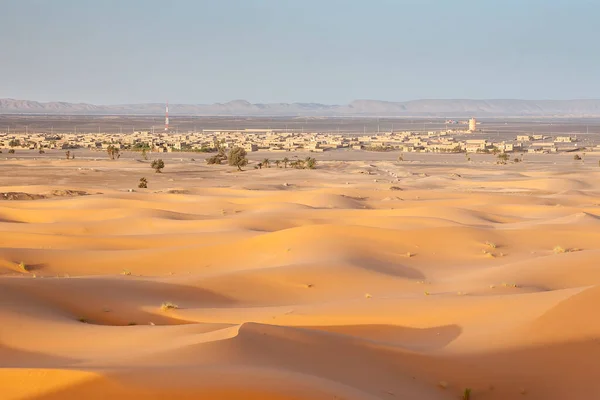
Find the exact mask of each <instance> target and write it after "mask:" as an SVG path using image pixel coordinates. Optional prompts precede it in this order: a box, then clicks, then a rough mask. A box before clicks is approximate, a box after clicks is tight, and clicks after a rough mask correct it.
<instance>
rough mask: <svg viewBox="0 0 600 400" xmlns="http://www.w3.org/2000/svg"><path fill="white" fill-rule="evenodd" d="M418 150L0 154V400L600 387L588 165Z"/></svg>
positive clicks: (554, 394)
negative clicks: (352, 155)
mask: <svg viewBox="0 0 600 400" xmlns="http://www.w3.org/2000/svg"><path fill="white" fill-rule="evenodd" d="M417 157H418V156H417V155H414V156H413V158H414V159H413V160H412V161H411V162H405V163H394V162H389V161H386V162H381V163H378V162H372V161H371V162H368V163H366V162H361V161H352V162H322V163H321V164H319V168H318V169H317V170H315V171H298V170H293V169H289V168H288V169H284V168H263V169H262V170H254V169H249V170H247V171H245V172H235V171H232V169H231V168H230V167H226V166H221V167H219V166H216V167H209V166H206V165H204V164H203V163H200V162H193V161H191V160H188V159H185V160H184V161H180V162H175V161H173V160H172V161H170V163H168V165H167V168H165V171H164V173H162V174H153V173H152V174H150V173H148V166H147V165H146V163H144V162H137V161H133V160H119V161H115V162H111V161H107V160H102V159H99V160H83V159H80V160H73V161H72V162H70V161H67V160H33V159H31V160H6V161H1V162H0V171H1V172H2V174H1V175H0V176H1V178H0V192H3V193H8V192H20V193H25V194H35V195H36V196H30V197H27V196H25V197H24V198H23V199H22V200H2V198H0V321H2V324H0V367H1V368H0V385H1V387H2V395H1V396H0V397H2V399H14V400H16V399H27V400H58V399H61V400H62V399H67V400H68V399H82V398H85V399H105V398H109V397H111V398H115V399H173V398H177V399H198V398H210V399H223V400H225V399H227V400H228V399H261V400H262V399H277V400H280V399H281V400H283V399H294V400H300V399H302V400H304V399H306V400H307V399H347V400H348V399H373V400H375V399H380V400H381V399H395V398H397V399H456V398H460V394H461V393H462V392H463V391H464V389H465V388H472V389H473V392H472V398H473V399H489V400H500V399H502V400H505V399H518V398H530V399H550V400H554V399H556V400H559V399H560V400H562V399H574V398H595V397H598V396H600V383H598V381H597V379H595V375H596V372H597V365H598V361H597V360H598V359H599V358H600V346H599V345H598V337H599V335H600V324H599V323H597V322H596V318H595V307H596V305H597V304H598V301H600V292H599V284H600V272H599V271H600V270H599V269H598V260H599V259H600V245H599V244H600V201H598V200H597V199H598V198H599V195H600V188H599V187H598V185H597V182H598V178H599V177H600V170H598V168H597V167H596V168H594V167H593V166H592V165H589V166H588V165H585V166H582V165H573V164H572V163H564V162H563V163H560V162H559V163H549V162H545V163H540V164H536V163H534V162H527V161H526V162H523V163H519V164H514V165H508V166H497V165H494V164H493V163H492V162H487V161H485V162H484V161H482V162H480V163H467V162H466V161H461V162H460V163H457V164H451V163H446V164H435V163H428V164H423V163H420V161H419V160H418V159H417ZM482 157H483V156H482ZM548 157H549V158H551V157H552V156H548ZM100 158H101V157H100ZM552 160H553V159H552ZM553 162H554V161H553ZM366 172H368V173H366ZM141 176H146V177H147V178H148V182H149V183H148V184H149V188H148V189H137V188H135V186H136V182H137V180H139V177H141ZM130 189H134V190H133V191H130ZM14 198H17V197H14ZM169 305H170V306H169Z"/></svg>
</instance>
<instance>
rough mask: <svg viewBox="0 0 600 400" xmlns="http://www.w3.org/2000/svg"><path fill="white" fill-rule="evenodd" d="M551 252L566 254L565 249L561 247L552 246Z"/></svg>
mask: <svg viewBox="0 0 600 400" xmlns="http://www.w3.org/2000/svg"><path fill="white" fill-rule="evenodd" d="M552 251H554V254H562V253H566V252H567V249H565V248H564V247H562V246H554V249H552Z"/></svg>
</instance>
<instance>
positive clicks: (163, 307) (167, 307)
mask: <svg viewBox="0 0 600 400" xmlns="http://www.w3.org/2000/svg"><path fill="white" fill-rule="evenodd" d="M178 308H179V306H178V305H177V304H173V303H171V302H170V301H165V302H164V303H162V304H161V306H160V309H161V310H162V311H168V310H176V309H178Z"/></svg>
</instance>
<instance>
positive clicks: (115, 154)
mask: <svg viewBox="0 0 600 400" xmlns="http://www.w3.org/2000/svg"><path fill="white" fill-rule="evenodd" d="M106 153H108V156H109V157H110V159H111V160H115V159H117V158H120V157H121V151H120V150H119V149H118V148H116V147H115V146H114V145H112V144H111V145H110V146H108V147H107V148H106Z"/></svg>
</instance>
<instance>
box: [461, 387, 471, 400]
mask: <svg viewBox="0 0 600 400" xmlns="http://www.w3.org/2000/svg"><path fill="white" fill-rule="evenodd" d="M462 400H471V389H469V388H466V389H465V391H464V392H463V395H462Z"/></svg>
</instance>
